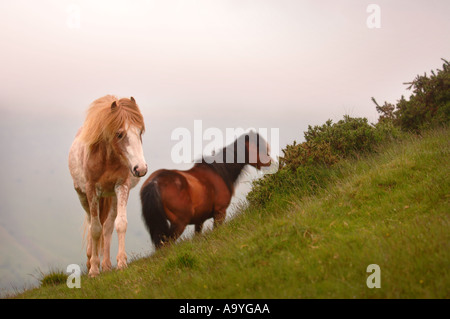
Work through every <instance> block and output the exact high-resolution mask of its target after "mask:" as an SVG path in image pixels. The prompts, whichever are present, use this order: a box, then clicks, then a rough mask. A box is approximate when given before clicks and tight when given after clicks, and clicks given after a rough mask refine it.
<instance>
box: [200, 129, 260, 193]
mask: <svg viewBox="0 0 450 319" xmlns="http://www.w3.org/2000/svg"><path fill="white" fill-rule="evenodd" d="M250 134H254V133H250ZM247 136H248V134H244V135H242V136H240V137H239V138H238V139H236V140H235V141H234V143H232V144H230V145H228V146H225V147H224V148H223V149H222V150H220V151H219V152H218V153H217V155H214V157H215V158H221V159H222V163H217V162H216V161H212V162H211V160H208V161H206V160H205V157H203V158H202V161H201V163H198V164H196V165H204V166H208V167H210V168H212V169H213V170H215V171H216V172H217V174H219V176H220V177H222V179H223V181H224V182H225V184H226V185H227V187H228V189H229V190H230V192H231V193H232V194H233V193H234V186H235V184H236V182H237V180H238V178H239V176H240V174H241V172H242V170H243V169H244V167H245V166H246V165H247V164H248V163H247V162H246V163H238V160H237V145H238V141H239V140H241V139H246V138H247ZM256 137H257V138H259V137H258V135H256ZM227 151H228V152H231V151H232V152H233V155H234V160H233V162H232V163H227V162H226V157H227ZM245 152H246V155H245V159H246V161H248V149H247V147H246V148H245ZM207 158H209V159H211V157H209V156H208V157H207Z"/></svg>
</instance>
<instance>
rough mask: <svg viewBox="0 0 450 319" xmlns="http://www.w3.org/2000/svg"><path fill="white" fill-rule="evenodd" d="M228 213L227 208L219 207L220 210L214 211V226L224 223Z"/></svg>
mask: <svg viewBox="0 0 450 319" xmlns="http://www.w3.org/2000/svg"><path fill="white" fill-rule="evenodd" d="M226 215H227V209H226V208H223V209H218V210H215V211H214V213H213V218H214V228H215V227H217V226H219V225H222V224H223V222H224V221H225V217H226Z"/></svg>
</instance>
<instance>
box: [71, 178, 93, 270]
mask: <svg viewBox="0 0 450 319" xmlns="http://www.w3.org/2000/svg"><path fill="white" fill-rule="evenodd" d="M75 190H76V191H77V194H78V198H79V200H80V203H81V206H82V207H83V209H84V210H85V212H86V222H87V226H85V227H87V238H86V256H87V262H86V267H87V269H88V271H89V270H90V269H91V256H92V243H91V230H90V224H91V218H90V217H91V215H90V209H89V202H88V199H87V196H86V194H85V193H83V192H82V191H81V189H79V188H77V187H75ZM85 231H86V228H85Z"/></svg>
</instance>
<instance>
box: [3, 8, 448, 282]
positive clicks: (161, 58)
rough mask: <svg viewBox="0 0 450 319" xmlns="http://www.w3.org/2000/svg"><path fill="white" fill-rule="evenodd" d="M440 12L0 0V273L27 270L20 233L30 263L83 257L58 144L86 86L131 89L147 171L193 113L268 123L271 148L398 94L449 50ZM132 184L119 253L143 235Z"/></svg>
mask: <svg viewBox="0 0 450 319" xmlns="http://www.w3.org/2000/svg"><path fill="white" fill-rule="evenodd" d="M371 3H375V4H377V5H379V7H380V8H381V28H379V29H369V28H368V27H367V24H366V20H367V18H368V16H369V15H370V14H369V13H367V12H366V9H367V6H368V5H369V4H371ZM74 10H75V11H74ZM77 10H79V11H78V12H79V16H77V15H76V12H77ZM74 13H75V16H74ZM449 13H450V2H449V1H448V0H434V1H433V0H432V1H430V0H429V1H424V0H420V1H411V0H408V1H406V0H396V1H392V0H390V1H387V0H384V1H373V0H371V1H363V0H345V1H336V0H334V1H331V0H326V1H301V0H281V1H280V0H278V1H276V0H258V1H256V0H255V1H251V0H229V1H219V0H218V1H210V0H208V1H207V0H184V1H181V0H179V1H175V0H165V1H150V0H147V1H144V0H133V1H124V0H123V1H119V0H108V1H106V0H105V1H87V0H83V1H81V0H80V1H77V0H71V1H65V0H54V1H50V0H41V1H31V0H30V1H23V0H19V1H17V0H16V1H1V2H0V45H1V50H0V134H1V135H0V143H1V144H0V146H1V147H2V153H1V155H0V156H1V157H0V173H1V175H2V183H1V184H2V185H1V186H0V193H1V194H0V209H1V211H0V217H1V220H0V226H1V232H2V233H0V235H2V237H1V238H2V242H1V243H0V251H1V253H2V254H1V256H0V257H1V258H2V259H0V265H6V264H8V263H9V264H8V265H9V266H8V267H10V268H5V267H6V266H4V268H2V267H3V266H2V267H0V272H1V274H2V276H4V274H6V275H5V276H7V275H9V274H10V273H11V271H12V270H11V269H13V268H14V267H15V269H20V271H19V270H17V273H21V274H23V273H27V271H29V270H27V269H25V268H26V267H24V266H23V265H20V266H23V267H24V268H23V269H22V268H20V267H19V266H17V265H15V266H14V267H12V266H11V265H14V261H11V260H10V259H7V260H6V257H5V256H10V255H9V253H10V252H9V251H8V250H7V249H8V247H9V245H10V243H9V242H7V240H9V239H5V238H15V239H16V240H18V239H17V238H19V237H20V238H22V239H20V240H18V242H20V244H21V245H22V246H23V247H25V248H26V249H28V250H29V251H32V250H33V249H30V245H31V243H34V245H35V246H36V247H34V250H39V249H41V250H42V251H41V252H40V253H39V256H38V255H37V254H36V255H35V256H34V257H33V258H35V262H36V263H38V264H39V263H40V264H39V265H40V266H41V267H45V266H47V265H48V264H45V261H46V260H47V259H46V258H48V259H51V258H50V257H48V256H52V258H53V259H52V260H58V259H61V260H63V263H70V262H84V261H83V259H79V260H75V261H73V255H74V251H75V252H76V253H75V254H78V255H77V258H78V256H81V255H82V254H83V253H82V252H81V249H80V248H78V246H77V248H76V249H75V248H73V247H69V246H70V245H72V243H73V242H74V241H75V240H76V245H78V244H79V242H80V241H81V234H80V227H81V224H80V223H81V222H82V218H83V212H82V210H81V206H80V205H79V203H78V202H77V198H76V194H75V192H74V191H73V188H72V185H71V179H70V175H69V173H68V169H67V154H68V150H69V147H70V144H71V143H72V140H73V137H74V136H75V133H76V131H77V129H78V128H79V127H80V126H81V125H82V122H83V120H84V116H85V111H86V109H87V107H88V105H89V104H90V103H91V102H92V101H93V100H95V99H96V98H98V97H100V96H103V95H106V94H115V95H118V96H119V97H129V96H133V97H134V98H135V99H136V101H137V103H138V104H139V106H140V108H141V111H142V114H143V115H144V119H145V122H146V127H147V132H146V134H145V135H144V139H143V143H144V153H145V157H146V160H147V162H148V164H149V171H150V172H151V171H154V170H156V169H158V168H162V167H166V168H175V167H176V168H187V167H188V166H189V165H184V166H182V167H180V166H177V165H175V164H174V163H172V162H171V160H170V150H171V147H172V146H173V145H174V144H175V142H174V141H171V139H170V136H171V132H172V131H173V130H174V129H175V128H177V127H186V128H188V129H193V123H194V122H193V121H194V120H202V121H203V128H205V129H206V128H208V127H217V128H220V129H223V130H224V132H225V128H227V127H231V128H233V127H243V128H248V127H255V128H268V129H270V128H273V127H275V128H279V134H280V142H279V145H280V147H284V146H285V145H286V144H287V143H292V142H293V140H297V141H300V140H301V139H302V138H303V134H302V132H303V131H305V130H306V129H307V126H308V124H311V125H314V124H323V123H324V122H325V121H326V120H327V119H329V118H331V119H333V120H335V121H336V120H339V119H341V118H342V116H343V115H344V114H349V115H352V116H361V117H367V118H368V119H369V121H371V122H376V120H377V117H378V115H377V113H376V111H375V106H374V104H373V103H372V101H371V97H372V96H373V97H375V98H376V99H377V100H378V102H379V103H383V102H384V101H385V100H386V101H389V102H396V100H398V99H399V98H400V97H401V95H402V94H404V95H405V96H406V97H409V94H410V92H408V91H407V90H406V86H405V85H404V84H403V83H404V82H408V81H411V80H413V79H414V77H415V76H416V75H417V74H419V73H420V74H423V72H429V71H430V70H432V69H436V68H440V67H441V66H442V61H441V60H440V59H441V58H446V59H448V58H450V57H449V53H450V41H449V40H450V39H449V36H448V35H449V34H450V20H449V19H448V14H449ZM78 17H79V20H77V19H78ZM74 19H75V20H74ZM78 22H79V25H78V24H77V23H78ZM78 26H79V27H78ZM37 184H39V186H38V187H36V185H37ZM247 187H248V185H247ZM138 188H139V186H138ZM244 188H245V185H244ZM137 192H138V191H136V190H132V194H131V197H130V203H129V210H130V211H131V212H130V213H129V232H128V233H127V251H128V249H134V248H133V247H138V246H139V245H141V246H139V247H146V248H147V246H148V245H149V240H148V238H147V237H148V234H146V232H145V230H144V228H143V226H142V223H141V222H140V217H139V216H140V213H139V203H138V198H137V195H136V194H137ZM24 199H27V200H28V201H27V200H24ZM61 212H64V213H65V214H66V215H64V214H63V215H61ZM68 216H69V217H68ZM74 216H76V218H75V217H74ZM64 218H66V219H64ZM67 218H69V219H68V220H69V221H68V220H67ZM53 223H55V224H57V225H58V227H53V228H51V230H48V229H47V228H46V225H50V226H51V225H53ZM33 225H36V226H34V227H33ZM50 226H48V227H50ZM22 229H23V231H25V230H27V231H29V229H34V230H35V232H32V233H27V234H26V236H25V235H24V234H22V233H21V230H22ZM52 232H55V234H66V235H67V236H68V237H70V236H73V237H74V238H76V239H73V238H72V237H70V238H67V239H65V240H66V242H64V245H65V247H66V248H71V250H70V249H69V250H70V251H69V252H67V254H59V255H58V254H55V253H54V252H55V251H56V250H58V249H60V248H59V247H57V246H56V244H58V241H57V240H56V239H55V237H56V235H55V236H54V237H52V240H49V239H45V240H44V239H43V238H44V237H45V235H47V236H48V234H52ZM6 235H7V236H6ZM27 236H28V237H27ZM133 236H134V237H133ZM143 238H145V240H144V239H143ZM59 244H60V245H62V243H61V242H59ZM52 245H54V246H52ZM133 245H134V246H133ZM129 247H132V248H129ZM136 249H137V248H136ZM44 250H45V251H44ZM11 254H12V255H14V253H11ZM17 254H20V252H19V251H18V252H17ZM115 254H116V250H114V248H112V251H111V255H112V256H113V258H112V259H113V260H114V259H115ZM13 257H14V256H13ZM13 257H11V258H12V259H14V258H13ZM8 258H10V257H8ZM39 258H41V259H39ZM79 258H81V257H79ZM29 267H31V268H32V269H35V267H36V265H29ZM17 276H18V275H17ZM11 278H13V277H11ZM14 278H16V277H14ZM11 280H12V279H11Z"/></svg>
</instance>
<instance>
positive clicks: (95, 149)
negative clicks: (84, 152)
mask: <svg viewBox="0 0 450 319" xmlns="http://www.w3.org/2000/svg"><path fill="white" fill-rule="evenodd" d="M89 157H95V158H102V159H103V161H105V162H118V160H119V161H120V154H117V152H116V151H115V150H114V148H113V147H112V145H111V144H109V143H107V142H105V141H101V142H99V143H96V144H94V145H91V146H90V149H89Z"/></svg>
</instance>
